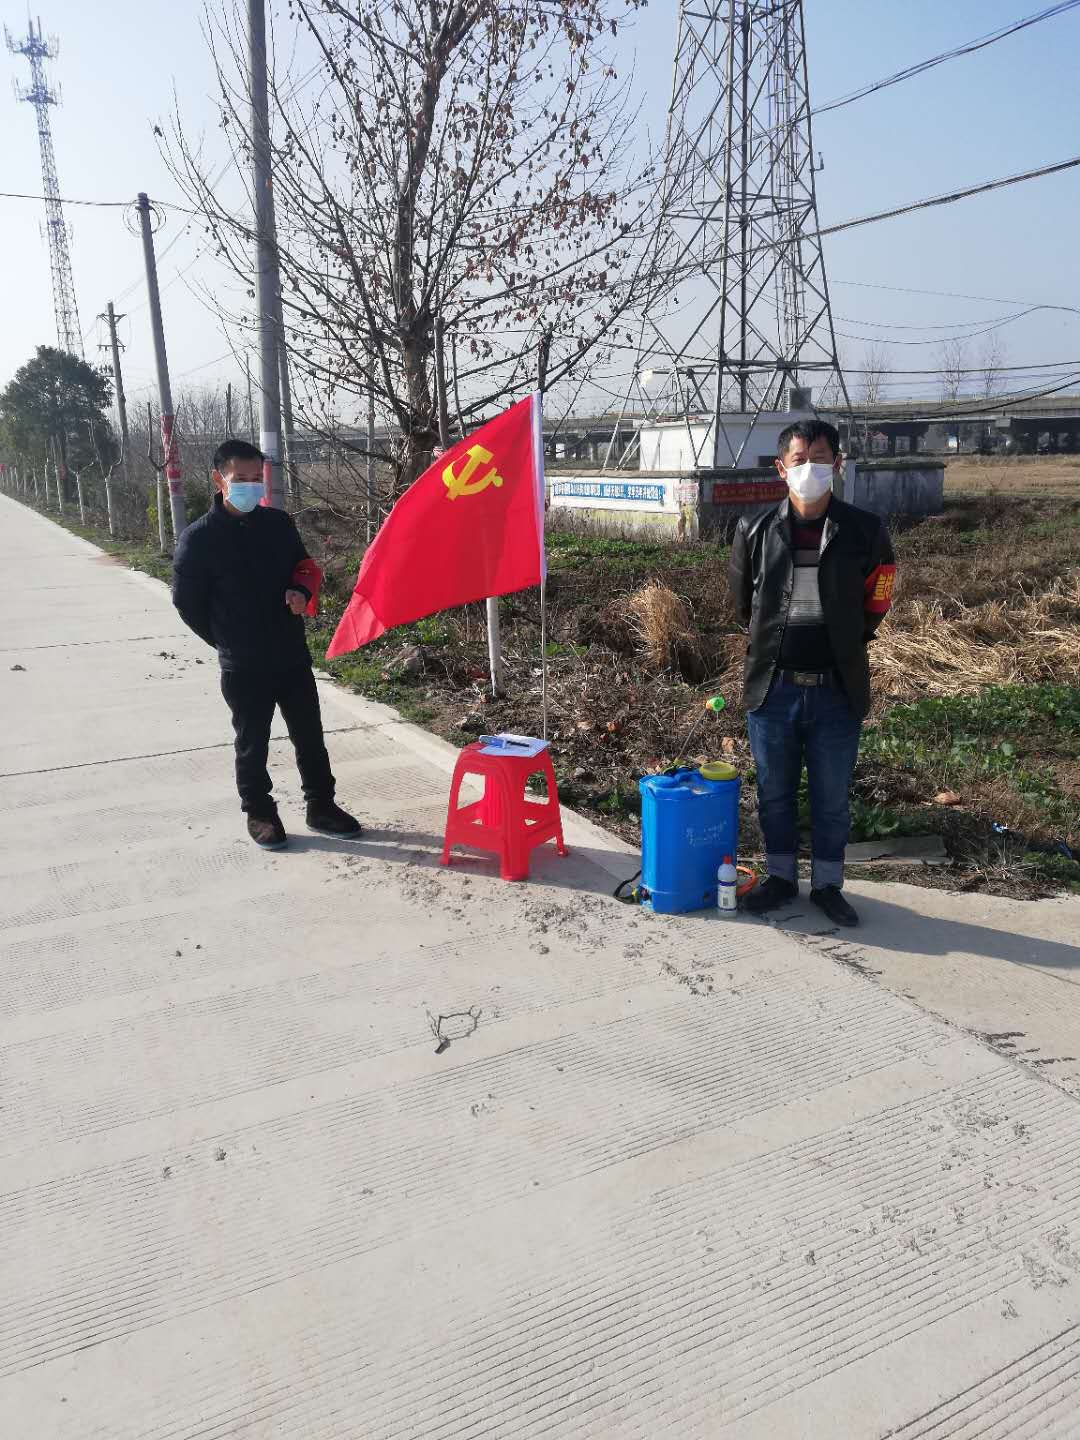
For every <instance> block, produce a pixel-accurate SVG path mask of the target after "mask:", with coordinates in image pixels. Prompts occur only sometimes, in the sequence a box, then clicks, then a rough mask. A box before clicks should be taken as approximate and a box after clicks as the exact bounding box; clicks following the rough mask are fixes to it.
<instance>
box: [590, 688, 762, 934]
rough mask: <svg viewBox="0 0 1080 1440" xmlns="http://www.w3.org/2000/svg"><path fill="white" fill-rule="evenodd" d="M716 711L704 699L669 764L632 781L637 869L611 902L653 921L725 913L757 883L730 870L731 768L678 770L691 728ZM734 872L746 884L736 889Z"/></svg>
mask: <svg viewBox="0 0 1080 1440" xmlns="http://www.w3.org/2000/svg"><path fill="white" fill-rule="evenodd" d="M723 708H724V698H723V696H722V695H714V696H712V698H711V699H709V700H706V702H705V708H704V710H703V711H702V713H701V714H700V715H699V716H698V717H697V719H696V720H695V721H694V723H693V725H692V726H691V727H690V733H689V734H688V735H687V737H686V740H685V742H684V744H683V747H682V749H681V750H680V751H679V754H678V757H677V758H676V760H675V763H674V765H672V766H670V767H669V768H668V769H667V770H665V771H663V772H662V773H661V774H659V775H645V776H643V777H642V778H641V780H639V781H638V789H639V790H640V791H641V869H640V870H639V871H638V873H637V874H636V875H634V876H633V877H632V878H631V879H629V880H624V881H623V883H622V884H621V885H620V886H619V887H618V889H617V890H616V891H615V895H616V898H617V899H619V900H625V901H626V902H627V903H629V904H634V903H638V904H641V905H645V906H647V907H648V908H649V909H650V910H655V911H656V912H657V914H660V915H678V914H682V913H684V912H685V911H687V910H709V909H712V908H714V907H716V906H719V908H720V909H721V910H724V911H732V910H734V909H735V904H736V897H737V896H738V895H741V894H745V893H746V891H747V890H750V889H752V888H753V886H754V885H755V884H756V883H757V881H756V877H755V876H754V873H753V871H752V870H748V869H746V868H745V867H743V866H741V865H739V866H737V865H736V864H735V859H736V855H737V852H738V838H739V786H740V781H739V776H738V774H737V772H736V771H735V769H734V767H733V766H731V765H728V764H727V763H726V761H722V760H718V761H711V762H709V763H708V764H706V765H702V766H701V767H700V768H699V769H696V770H687V769H680V768H679V761H680V760H681V759H682V757H683V756H684V755H685V754H686V752H687V750H688V749H689V748H690V742H691V741H692V740H693V738H694V735H695V734H696V733H697V728H698V726H699V725H700V724H701V722H702V721H703V720H704V719H705V717H706V716H707V715H709V714H713V715H718V714H719V713H720V711H721V710H723ZM740 871H741V872H742V874H744V875H746V876H748V877H749V878H748V880H747V881H746V882H745V883H744V884H742V885H739V883H738V873H739V872H740ZM635 882H637V883H635ZM631 886H633V887H634V888H633V889H632V890H630V893H629V894H627V893H626V892H627V890H628V889H629V888H630V887H631Z"/></svg>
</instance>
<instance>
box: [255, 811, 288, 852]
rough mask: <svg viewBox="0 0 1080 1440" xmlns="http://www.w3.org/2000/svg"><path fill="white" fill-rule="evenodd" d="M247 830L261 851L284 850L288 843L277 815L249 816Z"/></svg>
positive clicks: (283, 827)
mask: <svg viewBox="0 0 1080 1440" xmlns="http://www.w3.org/2000/svg"><path fill="white" fill-rule="evenodd" d="M247 830H248V834H249V835H250V836H251V838H252V840H254V841H255V844H256V845H258V846H259V848H260V849H261V850H284V849H285V846H286V845H288V843H289V837H288V836H287V835H286V834H285V826H284V825H282V823H281V820H280V818H279V817H278V816H277V815H249V816H248V822H247Z"/></svg>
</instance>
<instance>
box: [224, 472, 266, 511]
mask: <svg viewBox="0 0 1080 1440" xmlns="http://www.w3.org/2000/svg"><path fill="white" fill-rule="evenodd" d="M264 493H265V492H264V490H263V487H262V482H261V481H258V480H230V481H229V504H230V505H231V506H232V507H233V509H234V510H240V511H242V513H243V514H245V515H246V514H248V512H249V511H251V510H254V509H255V506H256V505H258V503H259V501H260V500H261V499H262V498H263V495H264Z"/></svg>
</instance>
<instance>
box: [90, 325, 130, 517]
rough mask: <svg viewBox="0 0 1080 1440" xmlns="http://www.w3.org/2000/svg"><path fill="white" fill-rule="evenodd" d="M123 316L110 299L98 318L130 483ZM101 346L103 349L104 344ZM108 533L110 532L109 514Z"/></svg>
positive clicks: (123, 463)
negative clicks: (119, 326) (105, 336)
mask: <svg viewBox="0 0 1080 1440" xmlns="http://www.w3.org/2000/svg"><path fill="white" fill-rule="evenodd" d="M123 318H124V317H123V316H122V315H117V314H116V312H115V311H114V310H113V302H112V301H111V300H110V301H109V303H108V305H107V306H106V307H105V314H104V315H99V316H98V319H99V320H104V321H105V323H106V324H107V325H108V327H109V347H110V349H111V351H112V374H113V389H114V390H115V391H116V410H117V414H118V415H119V417H120V445H121V450H120V456H121V460H120V463H121V465H122V467H123V471H124V479H125V480H126V481H127V482H128V484H130V483H131V472H130V471H129V470H128V450H129V443H128V422H127V398H126V396H125V395H124V381H123V379H122V377H121V375H120V342H119V341H118V340H117V338H116V322H117V320H122V319H123ZM101 348H102V349H103V350H104V348H105V347H104V345H103V346H102V347H101ZM109 533H110V534H111V533H112V530H111V515H110V531H109Z"/></svg>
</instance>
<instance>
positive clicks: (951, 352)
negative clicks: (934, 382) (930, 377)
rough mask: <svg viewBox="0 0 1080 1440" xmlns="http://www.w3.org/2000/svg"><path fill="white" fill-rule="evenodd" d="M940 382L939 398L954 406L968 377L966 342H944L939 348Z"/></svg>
mask: <svg viewBox="0 0 1080 1440" xmlns="http://www.w3.org/2000/svg"><path fill="white" fill-rule="evenodd" d="M938 364H939V366H940V370H939V372H938V376H939V379H940V380H941V398H942V399H943V400H947V401H949V402H950V403H951V404H953V405H955V404H956V402H957V400H958V399H959V398H960V392H961V391H962V390H963V388H964V381H965V380H966V379H967V376H968V363H967V342H966V341H964V340H946V341H945V343H944V344H943V345H942V347H941V354H940V358H939V361H938Z"/></svg>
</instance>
